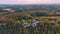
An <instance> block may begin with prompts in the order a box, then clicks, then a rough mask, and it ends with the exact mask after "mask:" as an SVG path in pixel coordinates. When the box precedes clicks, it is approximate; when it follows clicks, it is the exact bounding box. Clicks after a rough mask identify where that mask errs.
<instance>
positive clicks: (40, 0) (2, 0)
mask: <svg viewBox="0 0 60 34" xmlns="http://www.w3.org/2000/svg"><path fill="white" fill-rule="evenodd" d="M0 4H60V0H0Z"/></svg>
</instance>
